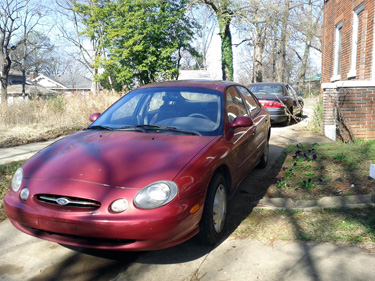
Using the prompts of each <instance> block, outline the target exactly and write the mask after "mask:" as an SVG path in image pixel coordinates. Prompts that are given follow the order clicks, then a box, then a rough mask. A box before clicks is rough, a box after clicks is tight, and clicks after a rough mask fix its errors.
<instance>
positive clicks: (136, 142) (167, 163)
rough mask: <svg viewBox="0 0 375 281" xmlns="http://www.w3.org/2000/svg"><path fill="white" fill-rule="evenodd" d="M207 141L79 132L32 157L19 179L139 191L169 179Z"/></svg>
mask: <svg viewBox="0 0 375 281" xmlns="http://www.w3.org/2000/svg"><path fill="white" fill-rule="evenodd" d="M213 139H215V137H208V136H186V135H169V134H161V133H142V132H129V131H126V132H125V131H112V132H109V131H108V132H100V131H88V130H86V131H81V132H78V133H75V134H73V135H71V136H68V137H66V138H64V139H62V140H59V141H57V142H55V143H54V144H52V145H50V146H49V147H47V148H45V149H43V150H42V151H40V152H39V153H38V154H36V155H35V156H34V157H32V158H31V159H30V160H29V161H28V162H26V163H25V164H24V166H23V168H24V177H25V179H31V180H56V179H61V180H78V181H84V182H91V183H96V184H104V185H110V186H114V187H124V188H142V187H143V186H145V185H147V184H150V183H152V182H155V181H158V180H173V179H174V178H175V177H176V175H177V174H178V173H179V172H180V171H181V170H182V169H183V168H184V166H185V165H186V164H187V163H188V162H189V161H190V160H191V159H192V158H193V157H194V156H195V155H197V154H198V153H199V152H200V151H201V150H202V149H203V148H205V147H206V146H207V145H208V144H209V143H210V142H211V141H212V140H213Z"/></svg>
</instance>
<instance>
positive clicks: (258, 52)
mask: <svg viewBox="0 0 375 281" xmlns="http://www.w3.org/2000/svg"><path fill="white" fill-rule="evenodd" d="M264 39H265V37H264V35H263V37H262V29H259V30H258V33H257V38H256V41H255V46H254V48H255V82H263V52H264Z"/></svg>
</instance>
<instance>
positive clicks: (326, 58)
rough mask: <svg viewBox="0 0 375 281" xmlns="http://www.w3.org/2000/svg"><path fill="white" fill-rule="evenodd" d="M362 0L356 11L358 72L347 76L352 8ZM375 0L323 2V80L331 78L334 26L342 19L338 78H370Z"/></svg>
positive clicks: (324, 81)
mask: <svg viewBox="0 0 375 281" xmlns="http://www.w3.org/2000/svg"><path fill="white" fill-rule="evenodd" d="M362 3H364V11H362V12H361V13H360V14H359V28H358V51H357V65H356V66H357V67H356V68H357V76H356V77H354V78H348V77H347V75H348V73H349V70H350V67H351V50H352V26H353V11H354V10H355V9H356V8H357V7H358V6H359V5H361V4H362ZM374 6H375V1H374V0H355V1H354V0H328V1H325V4H324V18H323V44H322V76H321V77H322V80H321V82H322V83H328V82H331V78H332V76H333V67H334V51H335V50H334V49H335V28H336V25H337V24H339V23H342V41H341V44H342V45H341V47H342V51H341V67H340V74H341V75H340V76H341V77H340V80H370V79H371V77H372V60H373V57H372V56H373V54H372V52H373V40H374Z"/></svg>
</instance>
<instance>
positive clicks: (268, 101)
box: [259, 100, 284, 107]
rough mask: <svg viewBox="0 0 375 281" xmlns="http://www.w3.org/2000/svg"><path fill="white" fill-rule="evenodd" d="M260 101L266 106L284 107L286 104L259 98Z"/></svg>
mask: <svg viewBox="0 0 375 281" xmlns="http://www.w3.org/2000/svg"><path fill="white" fill-rule="evenodd" d="M259 103H260V104H261V105H262V106H264V107H283V106H284V105H283V104H282V103H280V102H278V101H272V100H259Z"/></svg>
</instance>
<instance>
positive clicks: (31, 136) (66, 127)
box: [0, 92, 119, 148]
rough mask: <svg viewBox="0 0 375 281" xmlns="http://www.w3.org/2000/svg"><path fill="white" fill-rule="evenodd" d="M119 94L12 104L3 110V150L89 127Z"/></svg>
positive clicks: (0, 113) (0, 131)
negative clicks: (92, 119)
mask: <svg viewBox="0 0 375 281" xmlns="http://www.w3.org/2000/svg"><path fill="white" fill-rule="evenodd" d="M118 98H119V96H118V95H117V94H112V93H110V92H108V93H101V94H98V95H96V96H93V97H91V98H84V97H82V96H72V97H64V96H62V95H59V96H56V97H51V98H48V99H46V100H32V101H25V102H19V103H17V104H12V105H9V106H8V107H7V108H4V109H2V110H1V111H0V148H1V147H9V146H14V145H19V144H24V143H28V142H35V141H41V140H46V139H51V138H55V137H58V136H60V135H62V134H69V133H72V132H75V131H78V130H80V129H83V128H85V127H87V126H88V125H89V124H90V121H89V117H90V115H91V114H92V113H94V112H103V111H104V110H105V109H107V108H108V107H109V106H110V105H111V104H113V103H114V102H115V101H116V100H117V99H118Z"/></svg>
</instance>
